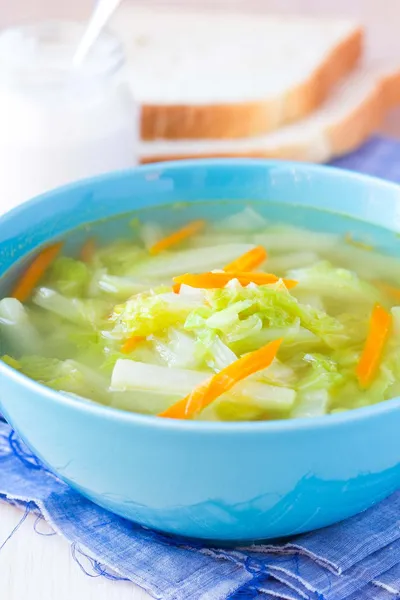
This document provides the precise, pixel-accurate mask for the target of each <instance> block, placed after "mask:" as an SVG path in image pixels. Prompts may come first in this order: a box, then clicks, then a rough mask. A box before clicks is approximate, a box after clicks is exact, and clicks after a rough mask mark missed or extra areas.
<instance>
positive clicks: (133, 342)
mask: <svg viewBox="0 0 400 600" xmlns="http://www.w3.org/2000/svg"><path fill="white" fill-rule="evenodd" d="M145 339H146V338H145V337H143V336H142V335H133V336H132V337H130V338H128V339H127V340H126V342H125V343H124V344H122V346H121V352H123V353H124V354H130V353H131V352H132V351H133V350H135V348H136V346H137V345H138V344H140V342H143V341H144V340H145Z"/></svg>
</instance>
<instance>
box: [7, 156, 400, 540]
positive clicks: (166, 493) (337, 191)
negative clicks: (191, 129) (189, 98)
mask: <svg viewBox="0 0 400 600" xmlns="http://www.w3.org/2000/svg"><path fill="white" fill-rule="evenodd" d="M217 199H231V200H236V201H246V200H256V201H261V202H262V201H265V200H266V199H268V200H273V201H274V202H276V203H278V204H279V205H280V206H281V207H282V210H283V212H284V213H285V212H287V214H289V213H290V208H291V205H292V206H293V205H298V206H299V205H300V206H308V207H314V208H321V209H328V210H331V211H336V212H340V213H342V214H344V215H349V216H352V217H356V218H358V219H361V220H363V221H364V222H365V227H366V228H367V229H368V227H371V224H376V225H381V226H384V227H387V228H388V229H390V230H391V231H392V232H395V233H399V232H400V188H399V187H398V186H396V185H393V184H390V183H386V182H384V181H380V180H377V179H372V178H369V177H364V176H361V175H357V174H354V173H350V172H346V171H340V170H336V169H333V168H327V167H319V166H310V165H304V164H303V165H301V164H294V163H286V162H268V161H262V160H212V161H197V162H194V161H190V162H179V163H170V164H167V163H165V164H162V165H152V166H145V167H140V168H138V169H136V170H132V171H127V172H121V173H114V174H111V175H107V176H103V177H98V178H94V179H90V180H87V181H82V182H79V183H76V184H73V185H70V186H67V187H64V188H62V189H59V190H55V191H53V192H50V193H48V194H46V195H44V196H41V197H40V198H37V199H35V200H33V201H31V202H28V203H26V204H24V205H22V206H20V207H18V208H17V209H15V210H13V211H12V212H10V213H9V214H8V215H6V216H4V217H2V218H1V219H0V276H1V280H0V296H4V295H6V292H7V289H8V286H9V285H10V281H11V279H12V278H13V276H14V275H13V273H15V270H16V269H15V268H14V269H11V271H10V268H11V267H13V266H14V267H15V265H16V263H18V265H17V267H18V266H19V268H22V267H21V265H23V263H24V260H26V256H27V254H28V253H30V252H31V251H33V250H35V249H36V248H37V247H38V246H40V245H41V244H43V243H45V242H48V241H50V240H51V239H52V238H55V237H60V236H63V235H64V234H66V233H67V232H68V231H70V230H71V229H73V228H76V227H78V226H81V225H83V224H88V223H90V222H93V221H95V220H98V219H103V218H106V217H113V216H116V215H121V214H123V213H125V212H128V211H130V210H132V209H137V208H142V207H146V206H149V205H150V206H157V205H162V204H170V205H171V204H172V203H175V202H177V201H183V200H184V201H188V202H190V203H192V202H193V203H196V202H198V201H210V200H217ZM199 205H200V204H199ZM170 212H171V213H172V212H173V211H170ZM320 215H322V216H320V217H319V219H320V220H322V221H324V222H325V224H326V225H329V223H330V219H331V217H330V216H329V215H326V214H325V213H324V212H321V213H320ZM112 223H113V221H110V228H111V229H112ZM310 225H312V224H310ZM387 235H388V236H390V234H389V233H388V234H387ZM385 239H386V237H385V235H383V237H382V240H381V241H382V243H383V244H384V242H385ZM393 239H395V236H393ZM0 395H1V410H2V412H3V413H4V414H5V416H6V418H7V419H8V420H9V421H10V423H11V424H12V425H13V427H15V429H16V430H17V432H18V433H19V434H20V435H21V437H22V438H23V439H24V440H25V442H26V443H27V444H28V445H29V446H30V447H31V449H32V450H33V451H34V452H35V453H36V454H37V455H38V456H39V457H40V458H41V459H42V460H43V461H44V462H45V463H46V464H47V465H48V466H49V467H50V468H51V469H52V470H53V471H54V472H55V473H57V475H59V476H60V477H61V478H62V479H63V480H64V481H66V482H67V483H68V484H70V485H71V486H72V487H73V488H75V489H76V490H78V491H79V492H81V493H82V494H83V495H84V496H87V497H88V498H90V499H91V500H93V501H94V502H96V503H97V504H99V505H101V506H103V507H105V508H107V509H109V510H111V511H113V512H115V513H117V514H119V515H122V516H123V517H126V518H128V519H131V520H133V521H136V522H138V523H141V524H143V525H146V526H148V527H152V528H155V529H159V530H162V531H165V532H170V533H174V534H180V535H183V536H191V537H196V538H203V539H209V540H231V541H238V540H260V539H265V538H273V537H280V536H287V535H292V534H298V533H301V532H305V531H308V530H311V529H315V528H318V527H323V526H325V525H329V524H331V523H335V522H337V521H339V520H342V519H345V518H347V517H350V516H351V515H354V514H356V513H358V512H360V511H362V510H364V509H366V508H368V507H369V506H371V505H372V504H374V503H376V502H378V501H379V500H381V499H383V498H385V497H386V496H388V495H389V494H390V493H392V492H393V491H395V490H396V489H397V488H398V487H399V486H400V465H399V459H400V436H399V430H400V400H399V399H394V400H390V401H388V402H383V403H382V404H378V405H376V406H372V407H370V408H363V409H359V410H354V411H352V412H349V413H342V414H337V415H334V416H328V417H321V418H315V419H309V420H306V419H299V420H288V421H276V422H257V423H208V422H201V423H199V422H184V421H174V420H168V419H157V418H154V417H147V416H141V415H136V414H131V413H126V412H123V411H119V410H115V409H111V408H107V407H103V406H100V405H96V404H92V403H85V402H79V401H76V400H74V399H73V398H68V397H66V396H63V395H62V394H59V393H57V392H55V391H52V390H50V389H47V388H45V387H43V386H42V385H40V384H38V383H36V382H34V381H31V380H29V379H27V378H26V377H24V376H23V375H21V374H19V373H18V372H16V371H14V370H13V369H11V368H10V367H8V366H7V365H5V364H3V363H1V362H0Z"/></svg>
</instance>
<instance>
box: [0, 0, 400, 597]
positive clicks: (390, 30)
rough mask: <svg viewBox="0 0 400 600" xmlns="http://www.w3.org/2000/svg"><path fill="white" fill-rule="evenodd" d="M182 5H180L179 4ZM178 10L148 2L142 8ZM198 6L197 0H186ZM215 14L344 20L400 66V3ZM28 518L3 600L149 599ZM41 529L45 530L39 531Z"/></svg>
mask: <svg viewBox="0 0 400 600" xmlns="http://www.w3.org/2000/svg"><path fill="white" fill-rule="evenodd" d="M181 1H182V0H181ZM144 3H145V4H147V5H149V4H150V5H157V4H164V5H168V4H175V5H176V4H179V2H176V1H175V2H174V1H173V0H171V2H170V3H168V2H166V1H165V0H164V1H162V0H158V2H157V1H156V0H146V2H142V4H144ZM184 3H185V5H186V7H187V6H190V5H196V3H198V2H196V0H185V2H184ZM93 4H94V2H93V1H92V0H68V2H66V1H65V0H0V26H5V25H9V24H11V23H15V22H16V21H18V20H21V19H38V18H43V17H63V18H85V17H86V16H87V15H88V14H89V12H90V8H91V7H92V6H93ZM200 4H201V5H202V6H204V7H207V8H209V9H210V10H212V5H217V6H220V7H223V8H225V9H226V10H229V9H230V8H231V7H232V6H233V7H235V8H237V9H239V10H254V11H258V10H260V11H268V10H269V11H273V12H284V13H289V12H291V13H303V14H310V13H311V14H342V15H348V16H352V17H355V18H357V19H358V20H359V21H361V22H362V23H364V24H365V25H366V26H367V27H368V31H369V41H368V53H369V54H371V55H372V56H374V57H379V58H380V57H388V58H389V59H390V60H392V61H393V62H398V63H399V64H400V36H399V35H398V24H399V23H400V0H352V1H351V2H350V1H349V0H322V1H321V0H233V1H229V0H226V1H224V0H219V1H218V0H203V1H202V2H201V3H200ZM382 130H383V131H384V132H385V133H390V134H391V135H396V136H399V137H400V111H396V112H394V113H392V115H391V116H390V117H389V118H388V119H387V121H386V123H385V124H384V126H383V128H382ZM21 516H22V515H21V513H20V511H18V510H17V509H15V508H12V507H9V506H6V505H0V546H1V544H2V542H3V541H4V540H5V539H6V538H7V536H8V535H9V533H10V532H11V531H12V530H13V528H14V527H15V526H16V525H17V523H18V522H19V520H20V519H21ZM34 521H35V519H34V518H33V517H28V518H27V519H26V520H25V522H24V523H23V524H22V526H21V527H20V529H19V530H18V531H17V532H16V533H15V535H14V536H13V537H12V538H11V539H10V540H9V541H8V542H7V544H6V545H5V546H4V548H3V549H2V550H1V551H0V595H1V598H4V599H5V600H6V599H7V600H114V599H115V600H145V599H146V598H149V596H148V595H147V594H146V593H145V592H143V590H140V589H139V588H137V587H135V586H133V585H132V584H129V583H126V582H112V581H108V580H106V579H104V578H102V577H97V578H91V577H88V576H87V575H85V574H84V573H83V572H82V571H81V570H80V569H79V567H78V565H77V564H76V563H75V562H74V561H73V559H72V557H71V553H70V548H69V544H68V543H67V542H66V541H65V540H63V539H61V538H59V537H58V536H52V537H43V536H40V535H38V534H37V533H35V531H34V529H33V524H34ZM41 527H43V525H41Z"/></svg>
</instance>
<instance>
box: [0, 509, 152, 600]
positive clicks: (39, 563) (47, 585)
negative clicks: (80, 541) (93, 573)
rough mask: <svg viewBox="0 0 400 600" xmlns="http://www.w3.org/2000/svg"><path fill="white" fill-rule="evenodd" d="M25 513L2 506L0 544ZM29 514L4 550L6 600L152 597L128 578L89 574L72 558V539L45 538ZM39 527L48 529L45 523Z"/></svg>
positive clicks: (1, 589) (0, 584)
mask: <svg viewBox="0 0 400 600" xmlns="http://www.w3.org/2000/svg"><path fill="white" fill-rule="evenodd" d="M22 516H23V513H22V512H21V511H20V510H18V509H16V508H14V507H12V506H8V505H5V504H1V505H0V547H1V545H2V543H3V541H4V540H5V539H6V538H7V537H8V535H9V534H10V532H11V531H12V530H13V528H14V527H15V526H16V525H17V524H18V522H19V521H20V520H21V517H22ZM34 523H35V517H33V516H28V517H27V519H26V520H25V521H24V523H23V524H22V525H21V527H20V528H19V529H18V531H17V532H16V533H15V534H14V535H13V537H12V538H11V539H10V540H9V541H8V542H7V543H6V545H5V546H4V548H3V549H2V550H1V551H0V597H1V598H2V600H3V599H4V600H106V599H107V600H148V599H149V598H150V596H149V595H148V594H146V593H145V592H144V591H143V590H141V589H140V588H138V587H136V586H134V585H133V584H131V583H127V582H125V581H109V580H108V579H105V578H104V577H96V578H92V577H88V576H87V575H85V574H84V573H83V572H82V571H81V569H80V568H79V566H78V565H77V564H76V563H75V562H74V560H73V559H72V557H71V551H70V546H69V544H68V542H66V541H65V540H64V539H62V538H60V537H59V536H58V535H53V536H51V537H44V536H41V535H38V534H37V533H36V532H35V531H34V529H33V526H34ZM38 530H39V531H43V532H48V528H47V527H46V525H45V524H43V523H42V522H41V523H40V524H39V525H38Z"/></svg>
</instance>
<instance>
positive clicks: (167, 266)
mask: <svg viewBox="0 0 400 600" xmlns="http://www.w3.org/2000/svg"><path fill="white" fill-rule="evenodd" d="M253 247H254V245H253V244H225V245H220V246H215V247H214V246H210V247H208V248H190V249H189V250H179V251H176V252H163V253H161V254H159V255H157V256H153V257H149V258H147V259H144V260H142V261H141V262H138V263H137V264H136V265H133V266H132V268H131V269H130V271H129V274H130V275H132V276H135V277H145V278H146V279H159V278H161V279H162V280H165V278H168V277H174V276H175V275H179V274H182V273H201V272H205V271H211V270H212V269H218V268H219V269H221V268H223V266H224V265H225V264H227V263H229V262H231V261H233V260H234V259H235V258H238V257H239V256H241V255H242V254H244V253H245V252H247V251H248V250H251V248H253Z"/></svg>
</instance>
